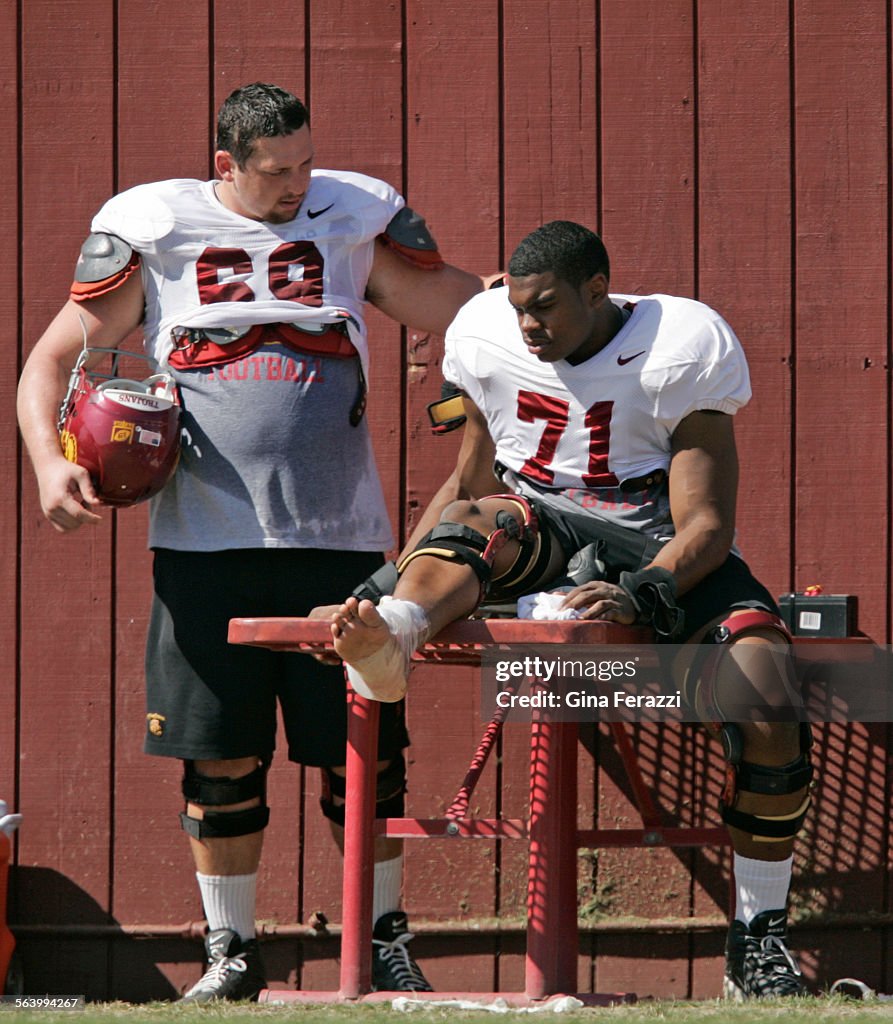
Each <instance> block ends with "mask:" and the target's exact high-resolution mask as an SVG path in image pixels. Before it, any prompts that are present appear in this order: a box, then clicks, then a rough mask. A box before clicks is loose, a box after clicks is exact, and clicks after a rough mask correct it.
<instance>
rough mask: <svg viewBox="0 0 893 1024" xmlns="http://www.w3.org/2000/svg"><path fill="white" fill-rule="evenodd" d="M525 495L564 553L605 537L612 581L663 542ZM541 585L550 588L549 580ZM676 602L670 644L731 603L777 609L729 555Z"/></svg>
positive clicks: (686, 636) (730, 607)
mask: <svg viewBox="0 0 893 1024" xmlns="http://www.w3.org/2000/svg"><path fill="white" fill-rule="evenodd" d="M528 500H530V504H531V506H532V508H533V510H534V512H535V513H536V515H537V518H538V519H539V522H540V529H542V527H543V526H545V527H546V528H547V529H548V530H549V531H550V532H551V533H552V534H553V535H554V537H555V538H556V540H557V541H558V543H559V544H560V545H561V547H562V549H563V551H564V553H565V555H566V556H567V557H568V558H570V557H571V556H572V555H573V554H574V553H575V552H577V551H579V550H580V549H581V548H584V547H586V546H587V545H588V544H592V543H593V542H594V541H597V540H602V541H604V542H605V553H604V555H603V558H604V561H605V562H606V563H607V568H608V579H609V580H610V581H611V582H616V579H617V577H618V576H619V574H620V573H621V572H635V571H636V570H638V569H641V568H642V567H643V566H645V565H648V564H649V563H650V562H651V561H652V560H653V558H654V556H655V554H656V553H657V552H658V551H659V550H660V548H661V547H662V544H661V542H660V541H656V540H652V539H651V538H648V537H645V536H644V535H643V534H641V533H639V532H638V531H636V530H630V529H623V528H620V529H619V532H618V528H617V527H614V529H612V530H611V531H610V535H608V534H607V533H606V530H605V528H604V527H603V526H602V525H601V522H600V521H599V520H598V519H597V518H595V517H594V516H591V515H587V513H586V512H585V511H584V510H582V509H581V510H580V511H579V513H575V512H570V513H569V512H568V511H567V510H566V509H565V508H556V507H555V504H553V503H550V502H549V500H548V498H546V497H543V498H530V499H528ZM612 525H613V524H612ZM538 589H540V588H538ZM542 589H545V590H548V589H549V587H548V582H546V583H545V586H544V587H543V588H542ZM678 604H679V607H680V608H681V609H682V610H683V611H684V612H685V622H684V624H683V627H682V629H681V631H680V632H679V633H678V634H677V635H676V636H674V637H673V639H672V642H673V643H674V644H681V643H685V641H686V640H688V639H689V638H690V637H691V636H693V635H694V634H695V633H697V632H698V631H699V630H700V629H703V627H704V626H706V625H707V623H708V622H710V621H711V620H712V619H715V618H717V617H718V616H720V615H723V614H724V613H726V612H730V611H733V610H735V609H736V608H758V609H762V610H763V611H768V612H772V613H773V614H774V615H778V614H779V610H778V606H777V605H776V603H775V600H774V599H773V597H772V595H771V594H770V593H769V591H768V590H767V589H766V588H765V587H764V586H763V584H762V583H760V582H759V580H757V579H756V578H755V577H754V575H753V574H752V573H751V571H750V569H749V568H748V566H747V563H746V562H744V561H743V560H742V559H741V558H739V557H738V556H737V555H732V554H730V555H729V556H728V558H727V559H726V560H725V562H723V564H722V565H721V566H720V567H719V568H718V569H716V570H714V571H713V572H712V573H710V575H709V576H705V577H704V579H702V580H701V582H700V583H698V584H697V586H695V587H693V588H692V589H691V590H690V591H688V593H687V594H683V595H682V597H680V598H679V600H678Z"/></svg>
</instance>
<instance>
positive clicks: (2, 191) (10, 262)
mask: <svg viewBox="0 0 893 1024" xmlns="http://www.w3.org/2000/svg"><path fill="white" fill-rule="evenodd" d="M0 68H2V69H3V70H2V72H0V83H2V88H0V120H2V122H3V124H5V125H8V126H10V127H9V139H10V143H11V145H10V150H11V151H12V153H14V156H13V157H12V158H11V159H9V160H8V162H7V168H8V172H9V173H8V174H7V176H6V177H5V180H4V181H3V183H2V184H0V251H2V258H3V265H4V266H6V267H13V266H17V265H18V264H19V244H20V237H21V236H20V224H19V210H18V186H19V167H20V163H19V159H20V156H19V153H18V151H17V144H16V140H15V135H14V134H13V127H12V126H14V125H16V124H17V118H18V109H17V105H18V89H17V81H16V74H17V71H18V35H17V26H16V12H15V10H14V9H12V8H9V7H7V8H5V9H4V10H2V11H0ZM20 309H21V283H20V278H19V274H16V275H15V276H12V275H10V276H9V277H8V282H7V287H6V288H5V289H4V290H3V294H2V295H0V325H2V326H0V351H2V353H3V355H2V357H0V358H2V364H0V365H2V373H0V409H3V410H7V411H6V412H3V413H0V425H2V431H3V433H2V438H3V443H2V445H0V472H2V474H3V479H4V480H6V481H8V484H7V487H6V492H5V493H4V495H3V498H2V500H0V531H2V536H3V537H5V538H6V557H5V558H4V559H3V562H2V565H0V602H2V607H3V608H5V609H6V610H7V611H6V614H5V615H4V616H3V618H2V620H0V642H2V644H3V649H4V650H5V651H6V652H7V653H6V657H5V658H4V664H3V668H2V669H0V799H2V800H5V801H6V803H7V804H8V805H9V807H10V809H12V808H13V807H14V805H15V803H16V789H17V779H18V773H17V771H16V746H17V740H18V732H19V729H18V724H19V723H18V720H17V715H16V710H17V703H18V693H19V636H18V629H17V626H18V621H17V606H18V563H19V557H20V552H19V548H18V531H19V522H20V508H21V481H20V474H19V439H18V430H17V429H16V422H15V414H14V409H15V391H16V383H17V381H18V376H19V369H20V366H21V354H20V344H21V335H20V328H21V322H20V319H19V311H20Z"/></svg>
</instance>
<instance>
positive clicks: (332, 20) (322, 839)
mask: <svg viewBox="0 0 893 1024" xmlns="http://www.w3.org/2000/svg"><path fill="white" fill-rule="evenodd" d="M308 33H309V35H308V38H309V40H310V52H309V68H308V78H307V95H308V98H309V103H310V111H311V118H312V130H313V140H314V144H315V148H316V165H317V166H318V167H331V168H341V169H345V170H352V171H360V172H362V173H364V174H370V175H372V176H373V177H376V178H382V179H384V180H385V181H388V182H389V183H390V184H391V185H393V186H394V187H395V188H397V189H398V190H400V191H402V190H403V187H404V181H403V166H402V163H403V146H404V136H403V118H404V113H403V88H402V76H403V65H402V60H403V57H402V45H403V27H402V17H401V10H400V7H399V5H396V4H379V3H376V2H374V0H360V2H353V3H348V2H346V0H335V2H326V3H313V4H311V6H310V16H309V22H308ZM369 312H370V315H369V316H368V318H367V322H368V325H369V340H370V352H371V373H370V382H369V384H370V397H369V409H368V412H367V415H368V416H369V422H370V426H371V428H372V435H373V442H374V445H375V451H376V457H377V460H378V465H379V470H380V472H381V477H382V485H383V487H384V493H385V496H386V498H387V501H388V509H389V512H390V516H391V523H392V525H393V527H394V531H395V534H396V533H397V532H398V530H399V518H400V500H399V496H400V488H401V486H402V455H401V422H400V409H401V402H400V400H399V399H398V396H401V395H402V391H403V385H402V375H403V353H402V346H403V339H402V331H401V329H400V328H399V327H397V326H396V325H394V324H393V323H391V321H389V320H387V319H386V318H385V317H384V316H382V315H381V314H379V313H378V312H377V311H375V310H372V309H371V308H370V310H369ZM312 774H313V775H314V776H315V775H317V774H318V773H316V772H313V773H312ZM305 807H306V826H305V841H306V856H307V861H306V863H307V870H306V871H305V876H304V879H303V880H302V885H303V888H302V896H303V901H304V907H305V912H307V911H309V910H310V909H311V907H312V909H322V910H324V911H325V913H326V915H327V916H328V918H329V919H330V920H333V921H337V920H340V917H341V860H340V858H339V857H337V856H336V855H334V848H333V845H332V840H331V837H330V835H329V829H328V825H327V823H326V822H325V820H324V819H323V818H322V816H321V814H320V813H319V809H318V805H317V804H316V801H315V800H314V801H313V802H312V803H310V802H309V801H308V802H306V803H305ZM337 978H338V974H337V964H336V963H334V962H333V961H332V960H331V959H326V960H322V961H308V962H307V963H305V966H304V970H303V973H302V976H301V984H302V985H303V986H304V987H305V988H317V987H321V988H324V987H334V988H337Z"/></svg>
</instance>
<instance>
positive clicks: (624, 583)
mask: <svg viewBox="0 0 893 1024" xmlns="http://www.w3.org/2000/svg"><path fill="white" fill-rule="evenodd" d="M619 583H620V586H621V587H622V588H623V589H624V590H625V591H626V592H627V594H629V596H630V600H631V601H632V603H633V605H634V606H635V609H636V614H637V618H636V622H641V623H645V624H647V625H649V626H651V627H652V628H653V629H654V632H655V633H657V635H658V636H659V637H660V638H661V640H672V639H673V637H674V636H677V635H678V633H679V632H680V630H681V629H682V626H683V625H684V623H685V612H684V611H683V610H682V609H681V608H680V607H679V606H678V605H677V604H676V578H675V577H674V576H673V574H672V573H671V572H670V571H669V570H667V569H661V568H659V567H658V566H651V568H650V569H639V571H638V572H622V573H621V574H620V580H619Z"/></svg>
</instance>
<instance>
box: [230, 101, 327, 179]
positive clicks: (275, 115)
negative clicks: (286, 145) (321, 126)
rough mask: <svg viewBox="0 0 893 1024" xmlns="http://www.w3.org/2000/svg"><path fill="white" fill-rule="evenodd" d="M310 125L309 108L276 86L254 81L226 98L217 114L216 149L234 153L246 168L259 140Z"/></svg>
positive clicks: (240, 166) (235, 157)
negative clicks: (256, 141)
mask: <svg viewBox="0 0 893 1024" xmlns="http://www.w3.org/2000/svg"><path fill="white" fill-rule="evenodd" d="M305 124H310V115H309V114H308V113H307V108H306V107H305V106H304V104H303V103H302V102H301V101H300V100H299V99H298V98H297V96H293V95H292V94H291V93H290V92H286V91H285V89H280V88H279V86H277V85H267V84H266V83H265V82H252V84H251V85H244V86H242V88H241V89H236V90H235V92H231V93H230V94H229V96H227V98H226V99H225V100H224V101H223V106H222V107H221V108H220V113H219V114H218V115H217V148H218V149H223V150H226V152H227V153H230V154H232V157H233V159H234V160H235V161H236V165H237V166H238V167H239V168H244V167H245V163H246V161H247V160H248V157H250V156H251V151H252V150H253V149H254V143H255V140H256V139H269V138H272V137H273V136H275V135H290V134H291V133H292V132H296V131H297V130H298V129H299V128H303V127H304V125H305Z"/></svg>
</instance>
